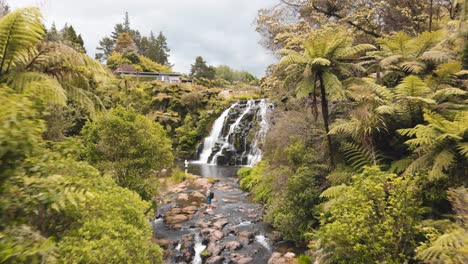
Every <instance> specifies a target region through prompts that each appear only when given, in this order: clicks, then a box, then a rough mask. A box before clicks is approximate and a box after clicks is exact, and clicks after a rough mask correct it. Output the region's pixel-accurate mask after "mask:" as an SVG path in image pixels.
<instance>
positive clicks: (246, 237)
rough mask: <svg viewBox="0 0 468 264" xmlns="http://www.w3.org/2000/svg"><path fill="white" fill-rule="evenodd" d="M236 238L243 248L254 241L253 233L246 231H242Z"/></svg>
mask: <svg viewBox="0 0 468 264" xmlns="http://www.w3.org/2000/svg"><path fill="white" fill-rule="evenodd" d="M237 236H238V237H239V240H240V242H241V243H242V244H243V245H244V246H247V245H249V244H251V243H252V242H253V241H254V239H255V235H254V233H252V232H248V231H242V232H240V233H239V234H238V235H237Z"/></svg>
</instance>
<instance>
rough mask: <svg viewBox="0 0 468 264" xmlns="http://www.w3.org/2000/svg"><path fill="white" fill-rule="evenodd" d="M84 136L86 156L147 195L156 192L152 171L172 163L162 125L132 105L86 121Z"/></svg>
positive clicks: (147, 197) (169, 143)
mask: <svg viewBox="0 0 468 264" xmlns="http://www.w3.org/2000/svg"><path fill="white" fill-rule="evenodd" d="M83 136H84V139H85V147H86V154H87V159H88V160H89V161H90V162H91V163H92V164H96V166H97V167H99V168H101V170H102V171H103V172H111V173H113V174H114V177H115V179H116V182H117V183H118V184H119V185H120V186H122V187H126V188H129V189H131V190H134V191H136V192H137V193H138V194H140V196H141V197H143V198H144V199H147V200H149V199H151V198H152V197H153V196H154V195H155V194H156V188H157V186H158V183H157V179H156V178H155V176H154V175H153V173H152V171H153V170H161V169H164V168H166V169H167V168H170V167H171V166H172V162H173V155H172V144H171V140H170V139H169V138H167V136H166V132H165V131H164V129H163V128H162V126H161V125H159V124H158V123H155V122H153V121H152V120H150V119H148V118H147V117H145V116H142V115H139V114H137V113H136V112H135V110H133V109H129V110H127V109H125V108H124V107H122V106H119V107H117V108H114V109H111V110H110V111H109V113H107V114H105V115H104V114H103V115H100V116H99V117H98V118H97V119H96V122H89V123H87V124H86V126H85V127H84V128H83Z"/></svg>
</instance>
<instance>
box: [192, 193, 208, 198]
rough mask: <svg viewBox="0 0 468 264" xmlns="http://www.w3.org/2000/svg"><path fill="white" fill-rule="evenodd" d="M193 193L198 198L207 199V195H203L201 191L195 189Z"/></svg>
mask: <svg viewBox="0 0 468 264" xmlns="http://www.w3.org/2000/svg"><path fill="white" fill-rule="evenodd" d="M191 195H192V196H193V197H194V198H198V199H205V198H206V197H205V195H203V194H202V193H201V192H198V191H194V192H192V193H191Z"/></svg>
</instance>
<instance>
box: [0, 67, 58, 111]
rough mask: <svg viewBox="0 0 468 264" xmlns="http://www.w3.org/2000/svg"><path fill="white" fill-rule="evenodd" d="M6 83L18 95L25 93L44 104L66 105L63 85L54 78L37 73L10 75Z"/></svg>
mask: <svg viewBox="0 0 468 264" xmlns="http://www.w3.org/2000/svg"><path fill="white" fill-rule="evenodd" d="M6 83H7V84H8V86H9V87H10V88H12V89H13V90H15V91H16V92H17V93H24V94H27V95H28V96H30V97H32V98H37V99H39V100H40V101H42V102H44V103H51V104H57V105H66V102H67V95H66V92H65V90H64V89H63V87H62V85H61V84H60V83H59V82H58V81H57V80H56V79H54V78H52V77H49V76H48V75H46V74H42V73H37V72H25V73H17V74H10V75H8V76H7V78H6Z"/></svg>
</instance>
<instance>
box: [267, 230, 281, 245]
mask: <svg viewBox="0 0 468 264" xmlns="http://www.w3.org/2000/svg"><path fill="white" fill-rule="evenodd" d="M269 239H270V241H272V242H273V243H276V242H278V241H281V240H283V235H282V234H281V233H280V232H278V231H273V232H271V234H270V236H269Z"/></svg>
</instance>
